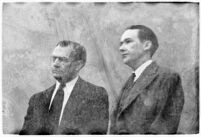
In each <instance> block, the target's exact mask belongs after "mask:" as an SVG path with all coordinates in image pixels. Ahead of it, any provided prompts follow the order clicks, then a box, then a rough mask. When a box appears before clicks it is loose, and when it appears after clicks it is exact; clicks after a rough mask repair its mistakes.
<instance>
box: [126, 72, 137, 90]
mask: <svg viewBox="0 0 201 137" xmlns="http://www.w3.org/2000/svg"><path fill="white" fill-rule="evenodd" d="M135 76H136V75H135V73H132V75H131V76H130V78H129V80H128V82H127V83H126V86H125V89H124V91H125V90H130V89H131V88H132V87H133V86H134V79H135Z"/></svg>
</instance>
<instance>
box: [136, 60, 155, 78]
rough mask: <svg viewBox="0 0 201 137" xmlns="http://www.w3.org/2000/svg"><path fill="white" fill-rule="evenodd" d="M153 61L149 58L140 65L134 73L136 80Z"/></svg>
mask: <svg viewBox="0 0 201 137" xmlns="http://www.w3.org/2000/svg"><path fill="white" fill-rule="evenodd" d="M152 62H153V61H152V60H151V59H150V60H147V61H146V62H145V63H143V64H142V65H141V66H139V67H138V68H137V69H136V70H135V71H133V72H132V73H135V79H134V81H136V80H137V79H138V78H139V77H140V75H141V74H142V72H143V71H144V70H145V69H146V67H148V66H149V65H150V64H151V63H152Z"/></svg>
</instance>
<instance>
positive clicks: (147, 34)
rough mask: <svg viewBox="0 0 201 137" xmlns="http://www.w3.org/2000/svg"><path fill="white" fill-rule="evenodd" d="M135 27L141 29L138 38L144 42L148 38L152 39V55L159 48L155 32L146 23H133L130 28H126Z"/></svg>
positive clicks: (132, 28) (131, 28)
mask: <svg viewBox="0 0 201 137" xmlns="http://www.w3.org/2000/svg"><path fill="white" fill-rule="evenodd" d="M134 29H137V30H139V32H138V38H139V40H140V41H141V42H144V41H147V40H148V41H151V43H152V46H151V48H150V51H151V56H153V54H154V53H155V52H156V50H157V49H158V40H157V37H156V35H155V33H154V32H153V31H152V30H151V29H150V28H148V27H146V26H144V25H132V26H129V27H128V28H126V30H134Z"/></svg>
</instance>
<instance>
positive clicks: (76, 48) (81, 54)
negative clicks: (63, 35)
mask: <svg viewBox="0 0 201 137" xmlns="http://www.w3.org/2000/svg"><path fill="white" fill-rule="evenodd" d="M56 46H61V47H69V46H71V47H72V48H73V51H72V53H71V55H70V56H71V57H72V58H73V59H74V61H79V60H81V61H82V62H83V66H84V65H85V64H86V58H87V57H86V56H87V53H86V50H85V48H84V46H82V45H81V44H79V43H77V42H74V41H70V40H62V41H60V42H58V43H57V45H56Z"/></svg>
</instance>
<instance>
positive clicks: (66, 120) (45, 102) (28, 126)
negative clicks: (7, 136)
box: [20, 78, 109, 134]
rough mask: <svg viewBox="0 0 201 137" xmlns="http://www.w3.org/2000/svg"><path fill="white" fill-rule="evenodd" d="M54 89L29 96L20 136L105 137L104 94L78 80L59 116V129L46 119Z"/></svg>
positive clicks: (105, 99) (106, 95)
mask: <svg viewBox="0 0 201 137" xmlns="http://www.w3.org/2000/svg"><path fill="white" fill-rule="evenodd" d="M54 88H55V85H54V86H52V87H50V88H49V89H47V90H45V91H43V92H40V93H37V94H35V95H33V96H32V97H31V99H30V101H29V107H28V110H27V115H26V116H25V121H24V125H23V128H22V130H21V132H20V134H106V132H107V128H108V121H109V118H108V117H109V116H108V115H109V112H108V111H109V110H108V107H109V103H108V94H107V92H106V90H105V89H104V88H102V87H98V86H95V85H93V84H91V83H89V82H86V81H84V80H82V79H81V78H79V79H78V81H77V82H76V84H75V86H74V89H73V91H72V93H71V95H70V97H69V99H68V102H67V104H66V106H65V110H64V112H63V117H62V120H61V123H60V126H59V127H57V126H56V125H53V124H52V123H51V121H50V120H49V118H48V116H49V115H48V111H49V110H48V107H49V104H50V100H51V97H52V93H53V91H54Z"/></svg>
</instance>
